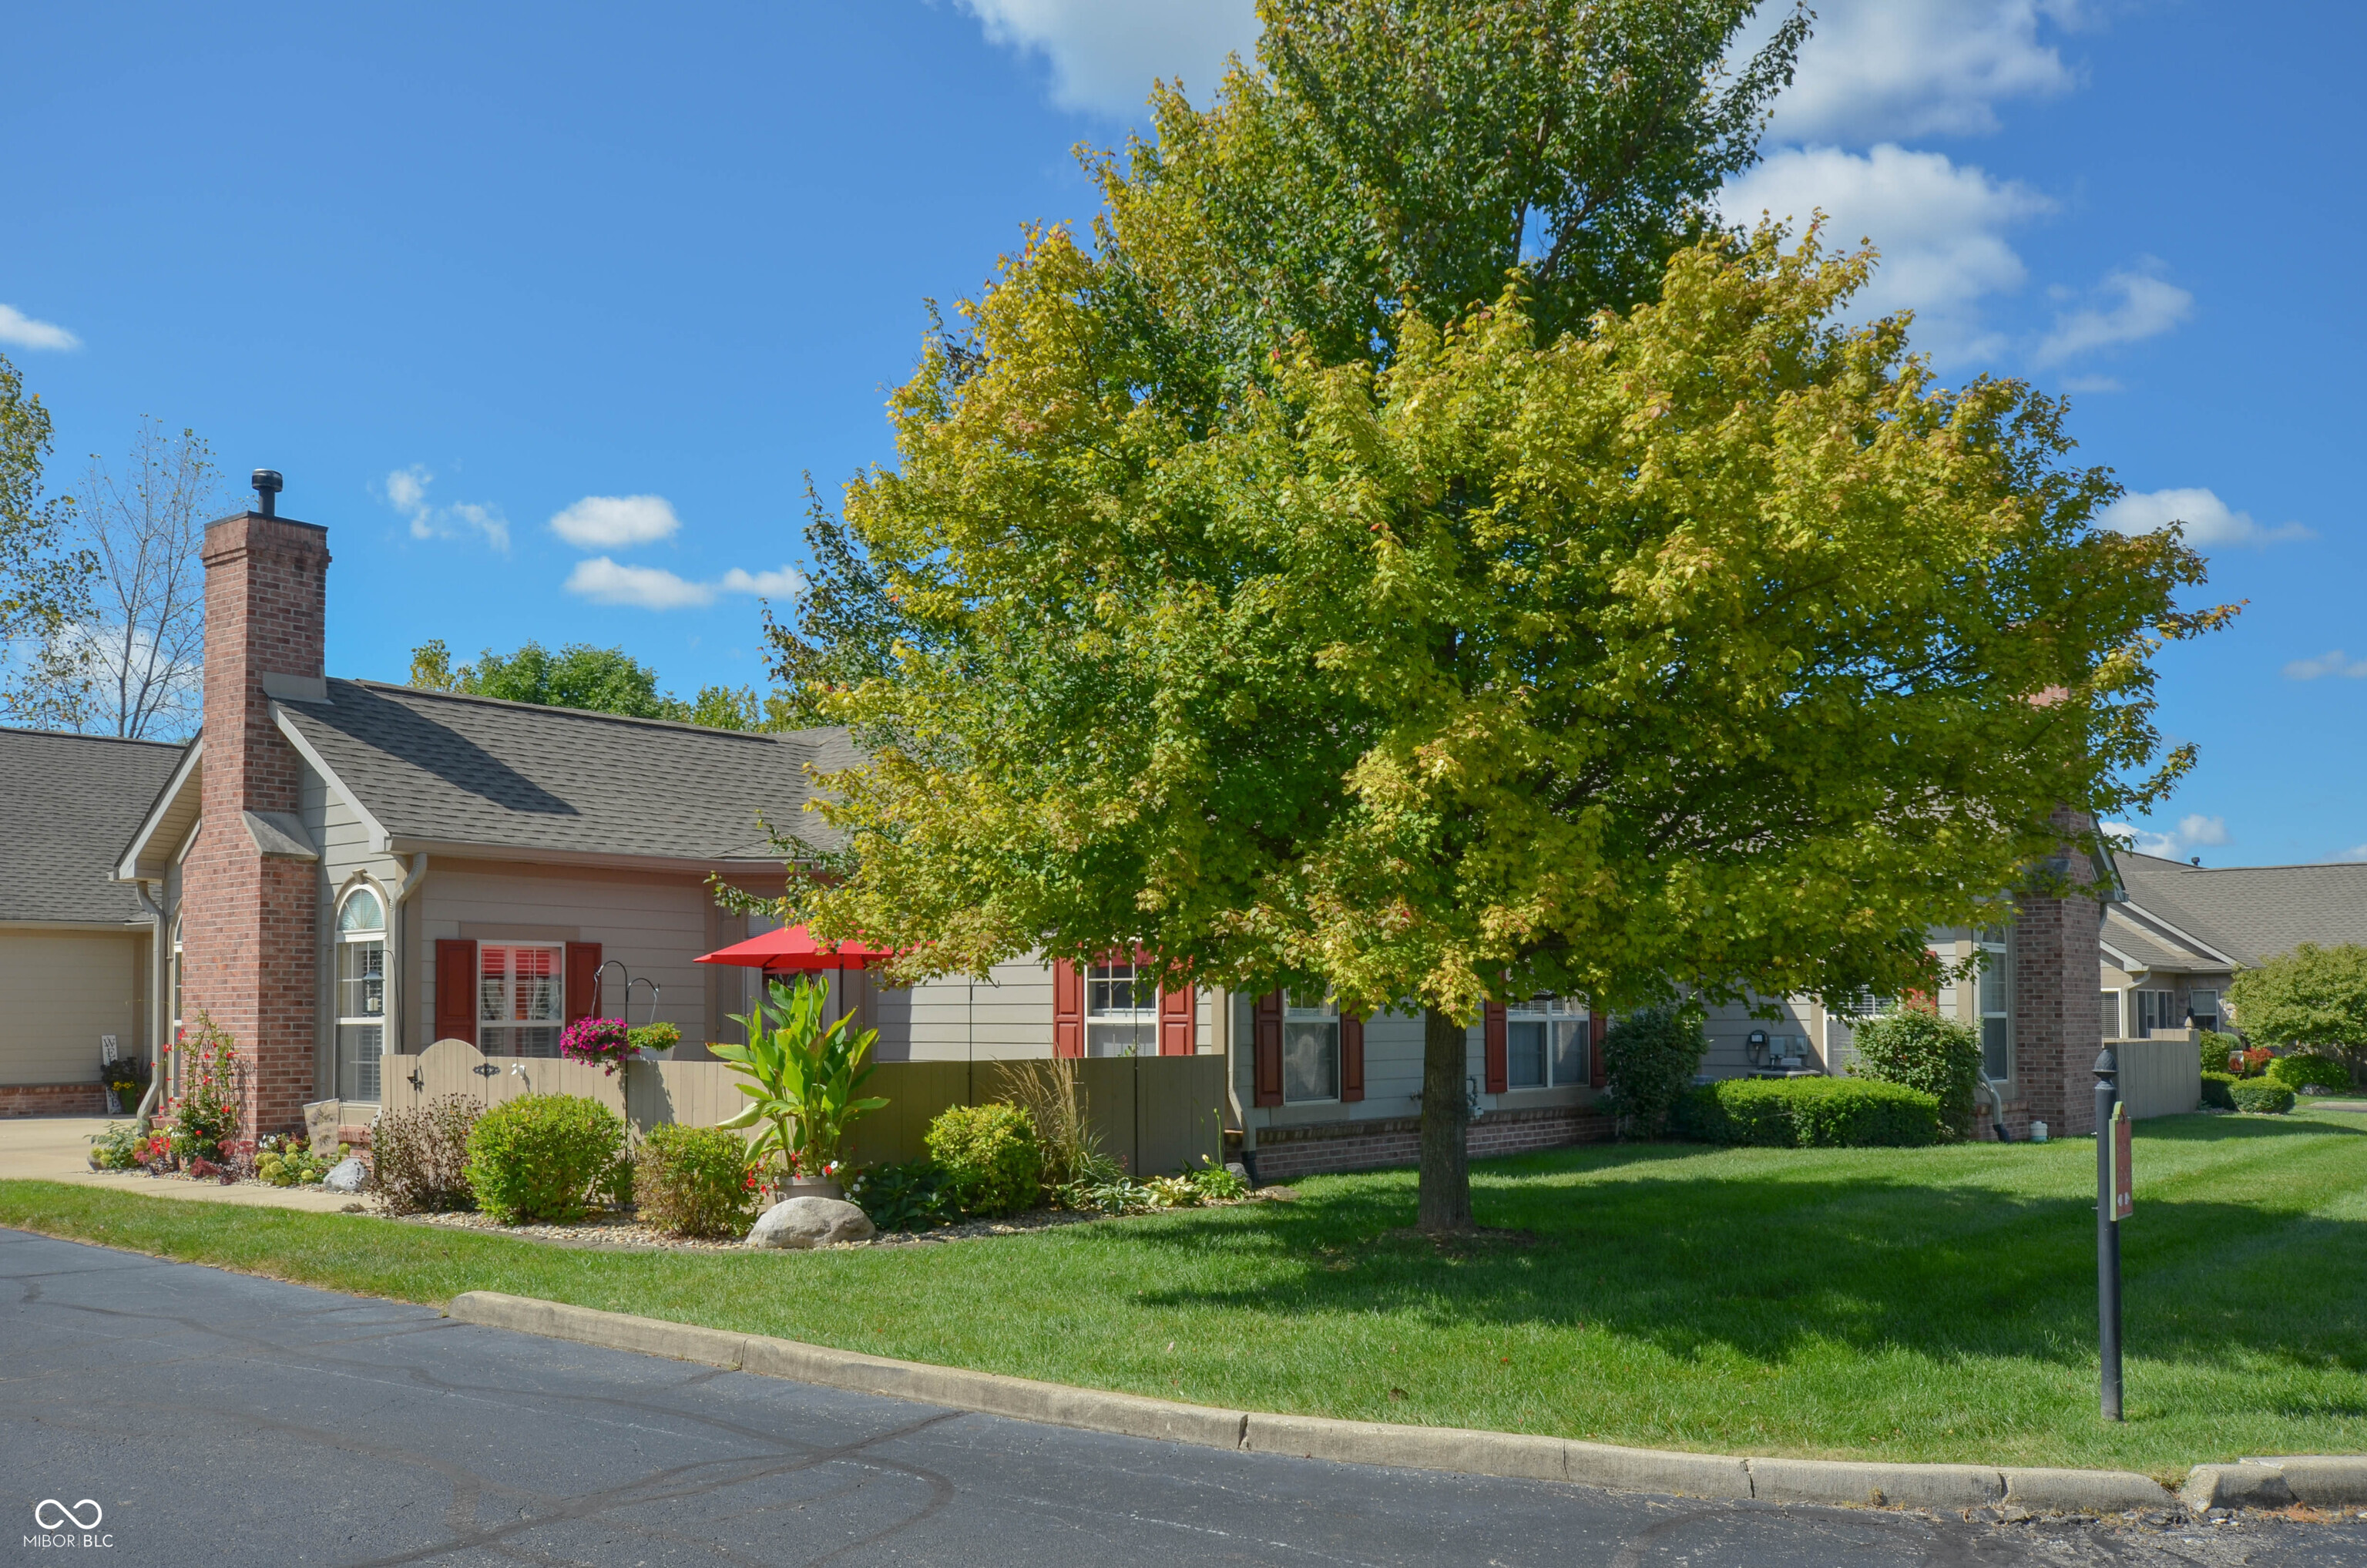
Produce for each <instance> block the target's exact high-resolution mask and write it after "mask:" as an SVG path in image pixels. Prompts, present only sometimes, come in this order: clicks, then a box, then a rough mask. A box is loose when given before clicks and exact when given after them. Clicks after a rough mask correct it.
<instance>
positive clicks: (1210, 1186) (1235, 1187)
mask: <svg viewBox="0 0 2367 1568" xmlns="http://www.w3.org/2000/svg"><path fill="white" fill-rule="evenodd" d="M1192 1184H1193V1185H1194V1186H1195V1187H1198V1188H1199V1189H1200V1197H1201V1198H1202V1199H1204V1200H1206V1202H1210V1203H1230V1202H1234V1201H1236V1200H1238V1199H1243V1198H1247V1197H1248V1196H1249V1195H1250V1184H1249V1178H1248V1177H1246V1176H1241V1175H1240V1173H1239V1172H1237V1171H1235V1170H1234V1169H1233V1167H1232V1166H1230V1165H1218V1164H1217V1162H1216V1161H1214V1160H1212V1159H1210V1158H1209V1157H1208V1156H1207V1155H1206V1154H1203V1155H1201V1156H1200V1168H1199V1169H1198V1170H1196V1171H1194V1172H1193V1173H1192Z"/></svg>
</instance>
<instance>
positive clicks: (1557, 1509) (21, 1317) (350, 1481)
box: [0, 1231, 2367, 1568]
mask: <svg viewBox="0 0 2367 1568" xmlns="http://www.w3.org/2000/svg"><path fill="white" fill-rule="evenodd" d="M0 1477H6V1481H5V1483H0V1513H6V1514H7V1515H10V1516H13V1518H12V1519H11V1521H10V1522H9V1523H8V1524H7V1525H6V1527H5V1530H6V1533H5V1534H0V1551H14V1552H16V1553H17V1554H18V1556H19V1557H20V1558H22V1559H24V1560H27V1561H56V1560H59V1559H60V1558H64V1559H66V1560H69V1561H81V1562H91V1561H94V1560H96V1561H98V1562H107V1563H109V1564H116V1565H120V1568H130V1565H132V1564H135V1563H155V1564H160V1565H166V1568H198V1565H203V1564H211V1563H230V1562H236V1563H269V1564H287V1563H324V1564H325V1563H336V1564H348V1565H357V1568H358V1565H364V1564H382V1565H392V1564H397V1563H438V1564H444V1563H467V1564H477V1563H496V1562H500V1563H520V1562H524V1563H540V1564H561V1563H596V1564H602V1565H607V1564H619V1565H626V1568H657V1565H660V1564H667V1565H672V1564H688V1563H698V1564H715V1563H735V1564H775V1563H784V1564H786V1563H798V1564H819V1563H832V1564H845V1565H847V1568H860V1565H867V1564H878V1563H897V1564H937V1563H942V1564H950V1565H957V1568H987V1565H993V1564H1002V1563H1025V1564H1031V1565H1032V1564H1046V1565H1058V1564H1070V1563H1074V1564H1080V1565H1085V1564H1091V1565H1093V1568H1104V1565H1106V1564H1110V1563H1125V1564H1127V1565H1128V1568H1150V1565H1154V1564H1166V1563H1179V1564H1182V1563H1189V1564H1193V1565H1195V1568H1205V1565H1207V1564H1217V1563H1274V1564H1292V1565H1297V1568H1317V1565H1322V1564H1376V1565H1377V1564H1389V1565H1396V1564H1427V1563H1473V1564H1502V1565H1504V1568H1529V1565H1533V1564H1534V1565H1546V1564H1597V1563H1600V1564H1617V1565H1620V1568H1662V1565H1668V1568H1673V1565H1675V1564H1680V1563H1682V1564H1687V1565H1689V1568H1727V1565H1733V1568H1746V1565H1747V1568H1789V1565H1793V1564H1799V1565H1803V1568H1809V1565H1813V1568H1857V1565H1861V1564H1863V1565H1869V1568H1870V1565H1874V1564H1907V1563H1947V1564H1992V1563H1994V1564H2004V1563H2049V1564H2055V1563H2090V1562H2121V1563H2213V1564H2219V1563H2226V1564H2235V1563H2252V1564H2259V1565H2263V1568H2267V1565H2292V1568H2302V1565H2315V1564H2331V1563H2361V1564H2367V1521H2360V1520H2355V1519H2354V1520H2352V1521H2350V1522H2347V1523H2343V1524H2338V1525H2332V1526H2328V1525H2310V1524H2298V1523H2293V1522H2290V1521H2285V1520H2276V1519H2270V1520H2259V1521H2249V1520H2248V1521H2246V1522H2244V1523H2242V1524H2240V1525H2237V1526H2235V1527H2219V1528H2198V1527H2173V1528H2155V1527H2148V1526H2145V1525H2142V1524H2129V1523H2125V1522H2123V1523H2116V1524H2105V1525H2099V1524H2096V1523H2092V1522H2067V1521H2054V1522H2048V1521H2026V1522H2022V1523H2013V1522H2002V1521H2000V1522H1988V1521H1978V1520H1971V1521H1968V1520H1965V1519H1962V1518H1959V1517H1954V1516H1950V1517H1939V1518H1934V1517H1928V1516H1920V1515H1914V1514H1904V1513H1895V1512H1888V1511H1882V1510H1874V1509H1839V1508H1802V1507H1774V1506H1765V1505H1751V1504H1723V1503H1702V1502H1697V1501H1690V1500H1685V1499H1680V1498H1670V1497H1647V1496H1637V1495H1632V1494H1623V1493H1611V1492H1600V1491H1595V1490H1592V1489H1590V1488H1586V1487H1579V1486H1563V1485H1553V1484H1547V1483H1525V1482H1509V1481H1497V1480H1489V1479H1485V1478H1480V1477H1473V1476H1455V1475H1441V1474H1433V1473H1430V1472H1426V1471H1387V1470H1370V1469H1363V1468H1359V1467H1356V1466H1350V1465H1335V1464H1330V1463H1326V1462H1323V1461H1319V1460H1291V1459H1282V1458H1276V1457H1274V1456H1271V1455H1255V1454H1240V1453H1226V1452H1220V1451H1217V1450H1214V1449H1196V1448H1187V1447H1180V1446H1172V1445H1168V1444H1162V1443H1156V1442H1149V1441H1144V1440H1140V1439H1136V1438H1127V1437H1103V1436H1098V1435H1095V1434H1092V1433H1083V1432H1071V1431H1067V1430H1064V1429H1061V1428H1058V1427H1048V1426H1031V1425H1029V1424H1027V1423H1025V1422H1015V1421H1007V1420H1002V1419H999V1418H996V1417H992V1416H985V1415H969V1414H964V1413H960V1412H955V1411H946V1410H939V1409H935V1408H933V1407H930V1406H926V1405H915V1404H908V1403H902V1402H900V1401H897V1400H890V1399H879V1398H873V1397H868V1396H865V1395H858V1394H849V1393H842V1392H835V1391H832V1390H827V1389H818V1388H811V1387H808V1386H806V1385H804V1384H799V1383H792V1382H785V1381H776V1380H774V1379H768V1378H760V1377H753V1376H748V1375H745V1374H742V1373H737V1372H722V1371H717V1370H714V1369H707V1368H701V1367H694V1366H687V1365H685V1364H683V1363H681V1362H675V1361H666V1360H662V1359H658V1358H651V1357H646V1356H636V1355H631V1354H629V1353H626V1352H621V1351H612V1350H602V1349H595V1348H592V1347H589V1346H577V1345H571V1344H566V1343H563V1342H557V1341H551V1340H545V1339H539V1338H536V1337H533V1336H531V1335H519V1334H513V1333H509V1332H506V1331H504V1330H499V1329H490V1328H480V1327H475V1326H472V1325H469V1324H455V1323H452V1322H450V1321H448V1320H447V1319H445V1318H443V1317H442V1316H440V1315H439V1314H438V1313H437V1312H436V1311H435V1310H434V1309H432V1308H423V1307H414V1306H404V1305H400V1304H397V1303H393V1302H389V1301H372V1300H368V1299H363V1298H357V1297H350V1296H340V1295H334V1294H331V1293H328V1292H325V1291H320V1290H306V1289H303V1288H301V1287H299V1286H294V1285H286V1284H281V1283H278V1282H277V1281H273V1280H267V1279H258V1278H248V1277H245V1276H242V1275H236V1274H227V1273H223V1272H221V1271H219V1270H215V1269H210V1268H200V1267H192V1266H188V1265H183V1264H171V1263H164V1262H161V1261H159V1260H156V1259H153V1258H149V1257H144V1256H139V1255H136V1254H130V1253H122V1252H113V1251H108V1250H107V1249H104V1248H100V1247H93V1246H85V1245H80V1244H74V1243H69V1242H59V1241H51V1240H48V1239H45V1238H41V1237H37V1236H30V1235H26V1234H24V1233H18V1232H13V1231H0ZM94 1513H96V1514H98V1515H99V1516H100V1517H98V1518H97V1519H96V1521H95V1522H94V1521H93V1520H92V1518H91V1516H92V1515H93V1514H94ZM37 1516H38V1517H37ZM94 1524H95V1528H85V1526H94ZM19 1538H21V1544H20V1539H19Z"/></svg>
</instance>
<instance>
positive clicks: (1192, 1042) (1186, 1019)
mask: <svg viewBox="0 0 2367 1568" xmlns="http://www.w3.org/2000/svg"><path fill="white" fill-rule="evenodd" d="M1192 1000H1193V999H1192V988H1191V987H1190V986H1188V985H1185V986H1182V987H1179V988H1178V989H1176V990H1173V991H1162V992H1161V993H1160V994H1159V1054H1160V1055H1161V1056H1189V1055H1191V1054H1192V1053H1193V1051H1195V1050H1197V1049H1198V1040H1197V1039H1196V1038H1195V1037H1196V1036H1197V1035H1198V1034H1199V1028H1198V1027H1197V1026H1198V1020H1197V1018H1195V1017H1194V1015H1193V1008H1192Z"/></svg>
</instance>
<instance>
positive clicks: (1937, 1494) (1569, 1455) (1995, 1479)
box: [449, 1290, 2367, 1513]
mask: <svg viewBox="0 0 2367 1568" xmlns="http://www.w3.org/2000/svg"><path fill="white" fill-rule="evenodd" d="M449 1311H450V1315H451V1316H452V1317H454V1318H456V1319H458V1320H459V1321H460V1322H462V1323H472V1324H483V1325H485V1326H486V1327H489V1328H507V1329H515V1330H517V1331H519V1332H521V1333H525V1334H538V1335H544V1336H546V1337H548V1338H553V1339H572V1340H575V1341H577V1342H578V1343H581V1344H584V1345H599V1346H606V1347H608V1348H610V1349H614V1350H637V1351H640V1352H641V1353H642V1354H644V1355H650V1356H664V1357H668V1358H672V1359H674V1360H677V1361H696V1362H699V1363H701V1364H702V1365H705V1366H709V1367H728V1368H730V1369H734V1370H737V1371H745V1372H755V1373H761V1374H763V1375H764V1376H766V1377H775V1378H787V1379H790V1380H792V1381H797V1382H802V1383H814V1384H818V1385H820V1386H821V1387H823V1388H835V1389H845V1390H848V1391H850V1392H855V1393H876V1394H887V1395H889V1396H890V1397H893V1398H896V1399H909V1400H914V1401H917V1402H919V1403H923V1404H934V1405H940V1406H943V1407H945V1408H947V1409H952V1410H975V1411H980V1412H981V1413H984V1414H986V1415H1007V1416H1010V1417H1013V1418H1014V1419H1015V1420H1020V1421H1037V1422H1043V1423H1045V1424H1047V1425H1050V1426H1073V1427H1077V1428H1080V1429H1082V1430H1084V1431H1088V1432H1113V1433H1116V1434H1118V1435H1120V1436H1123V1437H1156V1438H1159V1439H1161V1440H1162V1441H1166V1442H1173V1443H1194V1444H1197V1445H1199V1446H1201V1447H1203V1448H1212V1449H1236V1450H1239V1451H1241V1452H1245V1453H1263V1454H1295V1455H1298V1456H1300V1457H1303V1458H1307V1459H1321V1460H1338V1461H1340V1462H1342V1463H1346V1464H1371V1465H1395V1466H1401V1467H1404V1468H1407V1469H1410V1470H1441V1471H1456V1472H1459V1473H1461V1474H1466V1475H1499V1476H1505V1477H1509V1478H1511V1479H1513V1480H1520V1481H1568V1482H1577V1483H1580V1484H1581V1485H1586V1486H1600V1487H1603V1488H1606V1489H1608V1490H1611V1491H1619V1492H1657V1493H1665V1494H1673V1495H1677V1496H1682V1497H1717V1498H1755V1499H1757V1500H1758V1501H1760V1502H1762V1503H1825V1504H1856V1505H1873V1506H1890V1507H1902V1508H1974V1507H1980V1506H1987V1505H1994V1504H2000V1503H2002V1504H2004V1505H2006V1506H2021V1507H2025V1508H2029V1509H2031V1510H2033V1512H2059V1513H2120V1512H2124V1511H2125V1510H2127V1509H2131V1508H2163V1507H2169V1506H2172V1505H2173V1503H2174V1502H2175V1499H2173V1498H2172V1497H2171V1496H2170V1494H2169V1493H2168V1492H2166V1491H2164V1490H2163V1489H2162V1488H2161V1487H2160V1486H2159V1485H2158V1484H2157V1483H2154V1482H2153V1481H2150V1480H2148V1479H2147V1478H2146V1477H2145V1476H2142V1475H2134V1474H2130V1473H2128V1472H2126V1471H2103V1470H2001V1469H1991V1468H1989V1467H1988V1466H1986V1465H1961V1464H1866V1463H1858V1462H1855V1461H1852V1460H1785V1459H1747V1458H1730V1457H1727V1456H1726V1455H1722V1454H1689V1453H1674V1452H1668V1451H1663V1450H1659V1449H1623V1448H1618V1447H1615V1446H1614V1445H1612V1444H1608V1443H1584V1442H1578V1441H1574V1440H1572V1439H1569V1438H1563V1437H1524V1436H1523V1435H1521V1434H1518V1433H1512V1432H1473V1431H1467V1430H1464V1429H1462V1428H1460V1427H1454V1426H1392V1425H1389V1424H1387V1423H1386V1422H1370V1421H1333V1420H1331V1419H1328V1418H1326V1417H1323V1416H1319V1415H1262V1414H1260V1413H1258V1412H1255V1411H1242V1410H1217V1409H1212V1408H1210V1407H1209V1406H1207V1405H1204V1404H1185V1403H1181V1402H1180V1401H1175V1400H1165V1399H1146V1398H1143V1397H1142V1396H1140V1395H1138V1394H1130V1393H1104V1392H1099V1391H1097V1390H1093V1389H1079V1388H1070V1387H1069V1386H1067V1385H1066V1384H1062V1383H1046V1382H1037V1381H1034V1380H1033V1379H1029V1378H1006V1377H1003V1376H1002V1375H1000V1374H999V1373H994V1372H973V1371H968V1370H965V1369H961V1368H958V1367H933V1366H929V1365H927V1364H925V1363H923V1362H919V1361H895V1360H890V1359H889V1358H886V1357H882V1356H865V1355H861V1354H858V1353H857V1352H855V1351H852V1350H832V1349H829V1348H827V1347H825V1346H819V1345H804V1344H800V1343H798V1341H796V1340H791V1339H775V1338H772V1337H770V1336H769V1335H753V1334H732V1333H730V1332H728V1331H725V1330H721V1329H712V1328H695V1327H692V1326H690V1325H688V1324H675V1323H665V1322H663V1321H661V1320H659V1319H656V1318H644V1317H633V1316H630V1315H629V1314H627V1313H624V1312H599V1311H595V1309H593V1308H590V1307H571V1306H567V1305H564V1304H562V1303H561V1302H558V1301H538V1300H536V1299H534V1298H532V1297H528V1296H506V1295H503V1294H501V1293H499V1292H498V1291H493V1290H471V1291H470V1292H469V1293H467V1294H466V1295H462V1296H456V1297H454V1298H453V1299H452V1305H451V1307H450V1309H449ZM2271 1467H2276V1468H2271ZM2313 1467H2337V1468H2339V1467H2349V1468H2348V1469H2344V1470H2343V1471H2342V1473H2341V1475H2340V1476H2338V1475H2336V1473H2335V1471H2334V1470H2332V1469H2328V1470H2326V1471H2324V1472H2323V1473H2321V1471H2320V1470H2319V1469H2317V1468H2313ZM2204 1471H2214V1472H2217V1471H2238V1472H2242V1473H2241V1474H2239V1475H2237V1478H2236V1483H2229V1484H2231V1485H2234V1484H2237V1483H2243V1484H2252V1483H2262V1478H2264V1477H2265V1478H2270V1479H2272V1480H2273V1482H2274V1484H2275V1486H2276V1487H2280V1488H2289V1489H2290V1494H2289V1495H2288V1497H2287V1498H2286V1500H2287V1501H2291V1500H2293V1499H2294V1498H2300V1500H2302V1501H2305V1502H2306V1501H2311V1500H2312V1499H2311V1498H2307V1497H2302V1496H2301V1493H2302V1490H2303V1489H2304V1488H2305V1487H2306V1488H2308V1489H2309V1490H2311V1491H2312V1492H2314V1493H2318V1494H2322V1495H2324V1496H2325V1497H2326V1498H2327V1500H2328V1501H2334V1500H2336V1498H2335V1494H2336V1493H2337V1492H2339V1491H2340V1490H2341V1488H2343V1487H2345V1486H2350V1485H2352V1484H2354V1483H2353V1482H2352V1481H2351V1480H2350V1479H2347V1478H2348V1477H2350V1476H2351V1475H2353V1474H2354V1473H2355V1476H2356V1478H2357V1481H2356V1485H2357V1488H2358V1490H2359V1493H2360V1496H2361V1500H2362V1501H2367V1460H2324V1459H2286V1460H2246V1461H2245V1462H2244V1463H2243V1464H2241V1465H2217V1466H2213V1465H2203V1466H2198V1467H2196V1469H2195V1471H2194V1475H2195V1476H2196V1477H2200V1476H2202V1475H2203V1472H2204ZM2253 1472H2258V1473H2257V1474H2255V1473H2253ZM2195 1484H2196V1483H2195V1480H2194V1479H2193V1478H2192V1477H2190V1478H2189V1480H2188V1482H2187V1489H2188V1492H2189V1494H2190V1495H2189V1497H2188V1506H2190V1507H2191V1506H2195V1504H2194V1502H2193V1497H2192V1494H2193V1491H2194V1488H2195ZM2210 1484H2211V1485H2212V1487H2213V1488H2214V1489H2215V1488H2217V1487H2218V1486H2219V1485H2220V1484H2221V1483H2219V1482H2218V1481H2217V1480H2216V1479H2214V1481H2213V1482H2212V1483H2210ZM2204 1506H2223V1507H2224V1506H2228V1505H2227V1504H2225V1503H2216V1504H2207V1505H2204ZM2255 1506H2258V1505H2255Z"/></svg>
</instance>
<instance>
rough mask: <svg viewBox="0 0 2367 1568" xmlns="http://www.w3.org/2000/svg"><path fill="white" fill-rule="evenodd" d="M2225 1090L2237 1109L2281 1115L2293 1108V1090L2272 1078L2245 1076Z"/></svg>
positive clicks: (2260, 1113) (2260, 1114)
mask: <svg viewBox="0 0 2367 1568" xmlns="http://www.w3.org/2000/svg"><path fill="white" fill-rule="evenodd" d="M2227 1092H2228V1094H2229V1095H2230V1096H2233V1097H2234V1099H2235V1101H2236V1108H2237V1110H2248V1111H2250V1112H2252V1113H2253V1114H2254V1115H2256V1116H2282V1115H2283V1114H2284V1113H2285V1112H2287V1111H2289V1110H2291V1109H2293V1091H2292V1090H2291V1089H2288V1088H2286V1087H2285V1086H2284V1085H2282V1084H2280V1083H2278V1082H2277V1081H2276V1080H2275V1079H2274V1078H2246V1079H2244V1080H2243V1081H2242V1082H2241V1083H2238V1084H2237V1085H2234V1086H2233V1087H2232V1088H2230V1089H2229V1090H2228V1091H2227Z"/></svg>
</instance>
